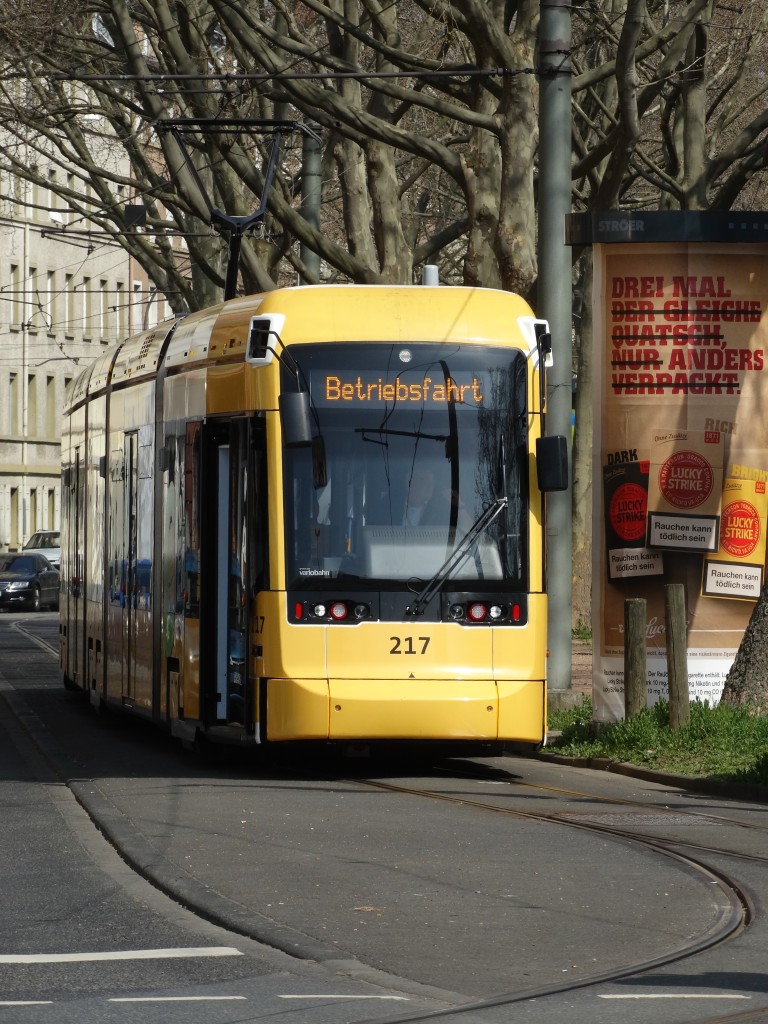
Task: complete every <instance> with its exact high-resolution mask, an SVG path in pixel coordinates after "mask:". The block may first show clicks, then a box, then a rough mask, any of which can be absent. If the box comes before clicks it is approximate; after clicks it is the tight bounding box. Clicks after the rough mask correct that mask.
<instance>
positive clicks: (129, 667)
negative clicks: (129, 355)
mask: <svg viewBox="0 0 768 1024" xmlns="http://www.w3.org/2000/svg"><path fill="white" fill-rule="evenodd" d="M123 446H124V447H123V495H122V498H123V530H124V533H123V538H122V539H123V544H122V552H121V554H122V559H121V561H122V564H121V567H120V577H121V600H120V603H121V605H122V610H123V615H122V619H123V623H122V626H123V628H122V662H123V697H124V698H126V699H128V700H132V699H133V697H134V691H135V666H134V658H135V650H136V636H135V634H136V628H135V623H136V532H137V501H136V499H137V494H138V486H137V484H138V443H137V437H136V434H135V433H131V434H126V435H125V437H124V439H123Z"/></svg>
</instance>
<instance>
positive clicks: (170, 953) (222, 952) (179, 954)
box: [0, 946, 243, 964]
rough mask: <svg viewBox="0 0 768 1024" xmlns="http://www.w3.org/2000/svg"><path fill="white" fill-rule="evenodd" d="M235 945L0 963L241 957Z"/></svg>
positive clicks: (16, 956)
mask: <svg viewBox="0 0 768 1024" xmlns="http://www.w3.org/2000/svg"><path fill="white" fill-rule="evenodd" d="M242 955H243V954H242V952H241V951H240V950H239V949H235V947H234V946H200V947H194V946H190V947H189V948H186V947H183V946H182V947H179V948H177V949H119V950H114V951H110V952H104V953H99V952H93V953H2V954H0V964H83V963H94V962H96V961H100V960H179V959H183V958H185V957H209V956H242Z"/></svg>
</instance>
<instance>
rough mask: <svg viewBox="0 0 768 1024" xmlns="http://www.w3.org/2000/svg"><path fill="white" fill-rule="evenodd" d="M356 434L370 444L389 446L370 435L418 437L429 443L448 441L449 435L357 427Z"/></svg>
mask: <svg viewBox="0 0 768 1024" xmlns="http://www.w3.org/2000/svg"><path fill="white" fill-rule="evenodd" d="M355 433H356V434H361V435H362V438H363V440H364V441H368V442H369V444H380V445H384V446H386V445H387V442H386V441H378V440H377V439H376V438H374V437H368V435H369V434H378V435H379V436H381V435H382V434H387V435H389V434H391V435H393V436H394V437H416V438H418V439H419V440H422V439H424V440H427V441H447V440H448V435H447V434H425V433H424V432H423V431H421V430H390V429H389V428H388V427H355Z"/></svg>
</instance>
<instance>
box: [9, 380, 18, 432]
mask: <svg viewBox="0 0 768 1024" xmlns="http://www.w3.org/2000/svg"><path fill="white" fill-rule="evenodd" d="M8 413H9V424H8V425H9V427H10V431H9V432H10V433H11V434H17V433H18V431H19V375H18V373H12V374H11V401H10V403H9V409H8Z"/></svg>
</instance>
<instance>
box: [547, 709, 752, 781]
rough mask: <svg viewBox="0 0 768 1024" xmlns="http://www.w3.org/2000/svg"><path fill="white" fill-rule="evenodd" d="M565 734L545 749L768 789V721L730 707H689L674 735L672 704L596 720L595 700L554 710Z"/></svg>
mask: <svg viewBox="0 0 768 1024" xmlns="http://www.w3.org/2000/svg"><path fill="white" fill-rule="evenodd" d="M549 727H550V729H555V730H561V735H560V736H558V737H556V738H555V739H553V741H552V742H551V743H550V744H548V746H547V750H549V751H551V752H552V753H557V754H567V755H568V756H571V757H607V758H610V759H611V760H613V761H625V762H628V763H630V764H637V765H643V766H644V767H646V768H653V769H655V770H657V771H668V772H674V773H675V774H680V775H692V776H696V777H699V778H713V779H724V780H725V779H727V780H731V781H738V782H750V783H757V784H762V785H768V718H765V717H760V716H758V715H752V714H750V713H749V711H747V710H745V709H744V708H733V707H731V706H730V705H729V704H722V703H721V704H718V705H717V706H716V707H710V706H709V705H708V704H701V703H699V702H698V701H693V702H692V703H691V716H690V721H689V722H688V725H686V726H685V727H684V728H682V729H679V730H678V731H677V732H672V730H671V729H670V728H669V706H668V704H667V702H666V701H659V702H658V703H657V704H656V705H655V706H654V707H652V708H646V709H645V710H643V711H641V712H640V714H639V715H636V716H635V717H634V718H630V719H628V720H626V721H623V722H614V723H610V724H607V725H602V726H600V727H599V729H596V728H595V726H594V724H593V722H592V701H591V699H590V698H589V697H587V696H585V697H583V698H582V701H581V704H580V705H578V706H577V707H575V708H571V709H568V710H558V711H553V712H552V713H551V715H550V722H549Z"/></svg>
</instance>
